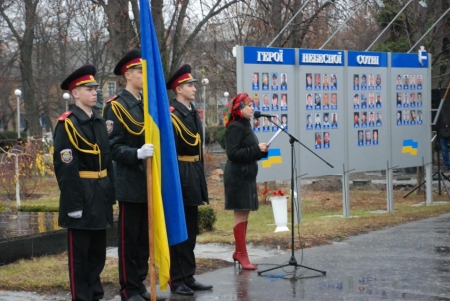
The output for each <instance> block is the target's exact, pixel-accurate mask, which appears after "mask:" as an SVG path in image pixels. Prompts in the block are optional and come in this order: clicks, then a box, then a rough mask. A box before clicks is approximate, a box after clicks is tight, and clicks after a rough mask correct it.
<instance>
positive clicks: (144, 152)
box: [137, 144, 153, 160]
mask: <svg viewBox="0 0 450 301" xmlns="http://www.w3.org/2000/svg"><path fill="white" fill-rule="evenodd" d="M137 157H138V159H142V160H144V159H147V158H148V157H153V144H144V145H142V147H141V148H140V149H138V150H137Z"/></svg>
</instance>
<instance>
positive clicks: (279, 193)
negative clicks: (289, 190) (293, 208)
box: [262, 188, 284, 196]
mask: <svg viewBox="0 0 450 301" xmlns="http://www.w3.org/2000/svg"><path fill="white" fill-rule="evenodd" d="M268 192H269V189H267V188H266V189H264V191H263V192H262V194H263V195H265V194H267V193H268ZM270 194H271V195H274V196H278V195H279V196H284V193H283V191H281V190H280V189H279V190H274V191H272V192H271V193H270Z"/></svg>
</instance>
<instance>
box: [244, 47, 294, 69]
mask: <svg viewBox="0 0 450 301" xmlns="http://www.w3.org/2000/svg"><path fill="white" fill-rule="evenodd" d="M244 64H271V65H295V49H291V48H267V47H244Z"/></svg>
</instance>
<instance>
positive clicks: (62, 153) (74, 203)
mask: <svg viewBox="0 0 450 301" xmlns="http://www.w3.org/2000/svg"><path fill="white" fill-rule="evenodd" d="M69 112H71V113H69ZM69 112H66V113H64V114H63V115H61V117H60V118H58V123H57V125H56V128H55V134H54V153H53V162H54V167H55V174H56V178H57V180H58V185H59V189H60V190H61V195H60V201H59V202H60V206H59V221H58V222H59V225H60V226H61V227H64V228H77V229H107V228H111V227H112V225H113V209H112V206H113V204H114V203H115V193H114V174H113V168H112V161H111V154H110V151H109V144H108V134H107V132H106V126H105V120H104V119H103V118H102V117H101V115H99V114H97V113H95V112H94V113H93V115H92V117H89V116H88V115H87V114H86V113H85V112H84V111H83V110H82V109H80V108H79V107H77V106H71V107H70V111H69ZM70 122H71V123H72V124H73V126H74V127H75V129H73V128H72V127H70V126H68V125H69V124H70ZM66 126H68V130H66ZM68 133H69V134H68ZM77 133H78V134H77ZM70 137H72V139H71V138H70ZM95 144H97V145H98V148H99V149H100V157H99V155H98V154H93V153H86V152H85V151H93V149H95V147H93V145H95ZM77 148H79V149H81V151H80V150H78V149H77ZM105 169H106V170H107V174H108V175H107V177H104V178H97V179H89V178H81V177H80V174H79V172H80V171H93V172H99V171H100V170H105ZM78 210H83V216H82V217H81V218H78V219H75V218H71V217H69V216H68V215H67V213H69V212H72V211H78Z"/></svg>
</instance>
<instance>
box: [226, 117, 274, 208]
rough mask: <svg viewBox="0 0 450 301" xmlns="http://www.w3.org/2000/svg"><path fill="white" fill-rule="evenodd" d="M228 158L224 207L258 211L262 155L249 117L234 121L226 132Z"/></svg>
mask: <svg viewBox="0 0 450 301" xmlns="http://www.w3.org/2000/svg"><path fill="white" fill-rule="evenodd" d="M225 142H226V151H227V157H228V161H227V164H226V166H225V172H224V185H225V209H226V210H258V207H259V203H258V193H257V189H256V175H257V174H258V164H257V163H256V162H257V161H258V160H260V159H261V158H265V157H267V152H261V150H260V148H259V145H258V144H259V142H258V138H257V137H256V135H255V134H254V133H253V130H252V128H251V125H250V120H249V119H246V118H242V119H239V120H237V121H233V122H231V123H230V124H229V125H228V127H227V129H226V131H225Z"/></svg>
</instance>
